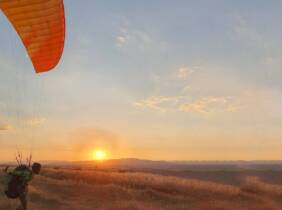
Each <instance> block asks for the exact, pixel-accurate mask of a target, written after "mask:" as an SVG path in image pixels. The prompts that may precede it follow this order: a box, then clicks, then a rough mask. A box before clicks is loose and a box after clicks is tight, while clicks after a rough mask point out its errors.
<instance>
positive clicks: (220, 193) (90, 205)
mask: <svg viewBox="0 0 282 210" xmlns="http://www.w3.org/2000/svg"><path fill="white" fill-rule="evenodd" d="M229 173H230V172H229ZM2 187H3V186H1V187H0V188H1V194H0V210H14V209H15V208H16V207H17V205H18V201H17V200H8V199H6V198H5V196H4V194H3V193H2V191H3V190H2ZM281 196H282V186H280V185H279V184H270V183H266V182H264V181H262V180H261V179H260V178H259V177H255V176H246V177H244V181H243V182H242V183H240V185H232V184H223V183H219V182H213V181H203V180H200V179H195V178H193V179H192V178H187V177H185V178H183V177H176V176H167V175H166V176H164V175H160V174H153V173H150V172H134V171H132V170H131V171H127V170H99V169H97V168H96V169H94V168H93V169H89V168H61V167H50V168H45V169H44V170H43V171H42V173H41V175H40V176H37V177H35V178H34V180H33V181H32V183H31V185H30V187H29V200H30V205H29V210H54V209H56V210H95V209H98V210H119V209H122V210H158V209H160V210H281V206H282V199H281Z"/></svg>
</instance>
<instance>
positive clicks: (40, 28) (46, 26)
mask: <svg viewBox="0 0 282 210" xmlns="http://www.w3.org/2000/svg"><path fill="white" fill-rule="evenodd" d="M0 9H1V10H2V11H3V12H4V14H5V15H6V17H7V18H8V19H9V21H10V22H11V23H12V25H13V26H14V28H15V30H16V31H17V33H18V34H19V36H20V38H21V40H22V42H23V44H24V46H25V48H26V50H27V52H28V55H29V57H30V59H31V61H32V63H33V66H34V69H35V71H36V72H37V73H40V72H45V71H49V70H51V69H53V68H54V67H55V66H56V65H57V64H58V62H59V60H60V58H61V56H62V52H63V48H64V42H65V15H64V4H63V0H0Z"/></svg>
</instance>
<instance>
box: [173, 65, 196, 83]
mask: <svg viewBox="0 0 282 210" xmlns="http://www.w3.org/2000/svg"><path fill="white" fill-rule="evenodd" d="M199 68H200V67H198V66H192V67H189V66H183V67H180V68H179V69H178V70H177V72H176V75H175V76H176V78H178V79H181V80H186V79H188V78H189V76H190V75H191V74H193V73H194V72H195V71H196V70H197V69H199Z"/></svg>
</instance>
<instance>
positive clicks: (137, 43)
mask: <svg viewBox="0 0 282 210" xmlns="http://www.w3.org/2000/svg"><path fill="white" fill-rule="evenodd" d="M119 30H120V31H119V33H118V35H117V36H116V37H115V45H116V46H117V47H118V48H121V49H124V48H133V49H135V50H136V49H137V50H141V51H143V50H145V49H147V48H150V47H152V45H151V44H152V43H153V39H152V37H151V36H150V35H149V33H148V32H146V31H143V30H141V29H136V28H133V27H129V26H128V25H127V26H126V27H121V28H120V29H119Z"/></svg>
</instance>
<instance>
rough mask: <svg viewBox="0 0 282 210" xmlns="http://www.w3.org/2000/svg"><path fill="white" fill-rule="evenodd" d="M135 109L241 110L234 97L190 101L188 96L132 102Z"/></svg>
mask: <svg viewBox="0 0 282 210" xmlns="http://www.w3.org/2000/svg"><path fill="white" fill-rule="evenodd" d="M133 105H135V106H136V107H141V108H146V109H151V110H156V111H160V112H169V111H170V112H187V113H188V112H189V113H198V114H208V113H220V112H235V111H238V110H240V109H241V107H242V106H241V105H240V103H239V102H238V99H237V98H236V97H231V96H207V97H201V98H197V99H192V98H191V97H189V96H151V97H149V98H147V99H143V100H140V101H138V102H134V103H133Z"/></svg>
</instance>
